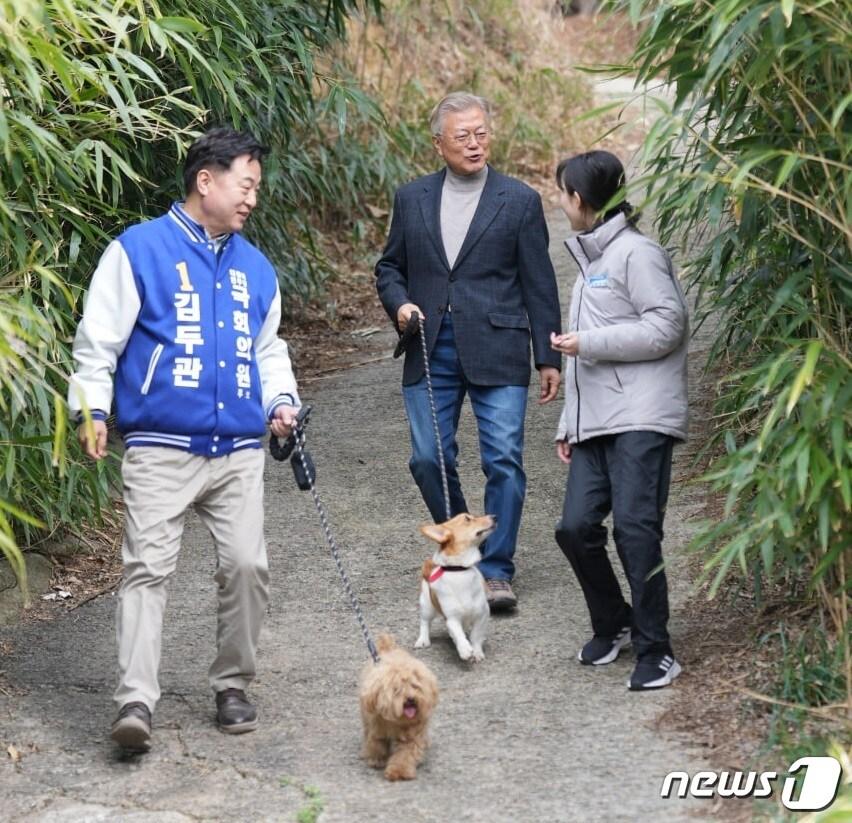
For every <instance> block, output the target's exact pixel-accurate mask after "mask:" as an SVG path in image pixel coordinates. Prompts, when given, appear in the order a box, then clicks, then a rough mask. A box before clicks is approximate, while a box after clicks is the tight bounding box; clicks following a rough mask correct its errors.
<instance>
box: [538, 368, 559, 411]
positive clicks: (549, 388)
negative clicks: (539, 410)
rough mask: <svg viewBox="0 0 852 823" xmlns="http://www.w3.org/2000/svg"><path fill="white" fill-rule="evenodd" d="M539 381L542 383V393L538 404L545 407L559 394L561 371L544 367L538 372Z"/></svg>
mask: <svg viewBox="0 0 852 823" xmlns="http://www.w3.org/2000/svg"><path fill="white" fill-rule="evenodd" d="M538 379H539V380H540V381H541V392H540V394H539V398H538V403H539V405H543V404H544V403H549V402H550V401H551V400H554V399H555V398H556V395H557V393H558V392H559V382H560V380H561V378H560V376H559V369H556V368H554V367H553V366H542V367H541V368H540V369H539V370H538Z"/></svg>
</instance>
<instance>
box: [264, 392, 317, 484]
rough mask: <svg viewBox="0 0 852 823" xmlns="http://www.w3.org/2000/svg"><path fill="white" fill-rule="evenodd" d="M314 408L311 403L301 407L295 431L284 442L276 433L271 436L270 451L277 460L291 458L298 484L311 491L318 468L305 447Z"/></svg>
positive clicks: (294, 422)
mask: <svg viewBox="0 0 852 823" xmlns="http://www.w3.org/2000/svg"><path fill="white" fill-rule="evenodd" d="M312 410H313V409H312V407H311V406H309V405H304V406H302V408H301V409H299V413H298V414H297V415H296V419H295V420H294V421H293V431H292V432H291V433H290V436H289V437H288V438H287V439H286V440H285V441H284V442H283V443H282V442H281V441H280V440H279V438H278V437H276V436H275V435H274V434H273V435H272V436H271V437H270V438H269V453H270V454H271V455H272V457H273V458H274V459H275V460H286V459H287V458H288V457H289V458H290V465H291V466H292V468H293V476H294V477H295V478H296V485H297V486H298V487H299V488H300V489H301V490H302V491H310V489H311V485H312V484H313V483H315V482H316V479H317V470H316V467H315V466H314V461H313V458H312V457H311V455H310V454H309V453H308V451H307V449H305V426H307V424H308V420H309V418H310V416H311V411H312ZM297 446H298V449H297V448H296V447H297ZM300 452H301V455H300Z"/></svg>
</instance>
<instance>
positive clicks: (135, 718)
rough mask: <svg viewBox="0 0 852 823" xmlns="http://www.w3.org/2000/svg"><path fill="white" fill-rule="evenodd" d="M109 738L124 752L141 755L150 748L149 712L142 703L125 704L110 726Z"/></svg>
mask: <svg viewBox="0 0 852 823" xmlns="http://www.w3.org/2000/svg"><path fill="white" fill-rule="evenodd" d="M110 737H111V738H112V739H113V740H114V741H115V742H116V743H118V745H119V746H121V748H122V749H124V751H126V752H129V753H132V754H143V753H145V752H147V751H149V750H150V748H151V710H150V709H149V708H148V707H147V706H146V705H145V704H144V703H125V704H124V705H123V706H122V707H121V708H120V709H119V711H118V717H117V718H116V719H115V722H114V723H113V724H112V731H111V732H110Z"/></svg>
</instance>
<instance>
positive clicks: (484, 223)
mask: <svg viewBox="0 0 852 823" xmlns="http://www.w3.org/2000/svg"><path fill="white" fill-rule="evenodd" d="M505 202H506V200H505V191H504V188H503V181H502V180H501V175H499V174H498V173H497V172H496V171H494V169H492V168H491V167H490V166H489V167H488V177H486V178H485V188H484V189H483V190H482V196H481V197H480V198H479V204H478V205H477V207H476V211H475V212H474V215H473V220H471V221H470V228H469V229H468V230H467V235H465V238H464V243H462V247H461V249H459V256H458V257H457V258H456V262H455V263H454V264H453V269H457V268H458V267H459V265H461V262H462V261H463V260H464V259H465V257H466V256H467V254H468V252H469V251H470V250H471V249H472V248H473V247H474V246H475V245H476V244H477V242H478V241H479V238H480V237H482V235H483V233H484V232H485V230H486V229H487V228H488V227H489V226H490V225H491V223H492V222H493V220H494V218H495V217H496V216H497V213H498V212H499V211H500V209H502V208H503V204H504V203H505ZM439 203H440V200H439ZM438 222H439V223H440V216H439V220H438ZM441 245H442V246H443V243H441ZM444 259H446V257H445V258H444Z"/></svg>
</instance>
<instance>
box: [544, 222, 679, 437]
mask: <svg viewBox="0 0 852 823" xmlns="http://www.w3.org/2000/svg"><path fill="white" fill-rule="evenodd" d="M565 245H566V246H567V248H568V250H569V251H570V252H571V254H572V255H573V257H574V259H575V260H576V261H577V265H578V266H579V267H580V276H578V277H577V282H576V283H575V284H574V293H573V296H572V299H571V309H570V314H569V324H568V330H569V331H574V332H578V334H579V342H580V353H579V355H578V356H577V357H569V358H568V368H567V369H566V375H565V408H564V409H563V410H562V417H561V419H560V421H559V429H558V431H557V435H556V439H557V440H564V439H566V438H567V439H568V441H569V442H570V443H578V442H582V441H583V440H588V439H589V438H591V437H599V436H601V435H605V434H618V433H620V432H626V431H655V432H661V433H662V434H669V435H672V436H673V437H675V438H677V439H678V440H686V433H687V374H686V366H687V363H686V355H687V342H688V338H689V318H688V309H687V305H686V299H685V297H684V294H683V290H682V289H681V286H680V282H679V281H678V279H677V277H676V276H675V274H674V270H673V268H672V264H671V261H670V260H669V257H668V254H667V253H666V252H665V250H664V249H663V248H661V247H660V246H659V245H658V244H657V243H655V242H654V241H653V240H650V239H649V238H647V237H645V236H644V235H643V234H642V233H641V232H639V231H637V230H636V229H634V228H633V227H632V226H631V225H630V223H629V222H628V221H627V219H626V217H625V216H624V214H618V215H616V216H615V217H613V218H611V219H610V220H607V221H606V222H605V223H603V224H601V225H600V226H598V227H597V228H595V229H593V230H592V231H590V232H587V233H584V234H580V235H578V236H577V237H574V238H572V239H570V240H566V241H565Z"/></svg>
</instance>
